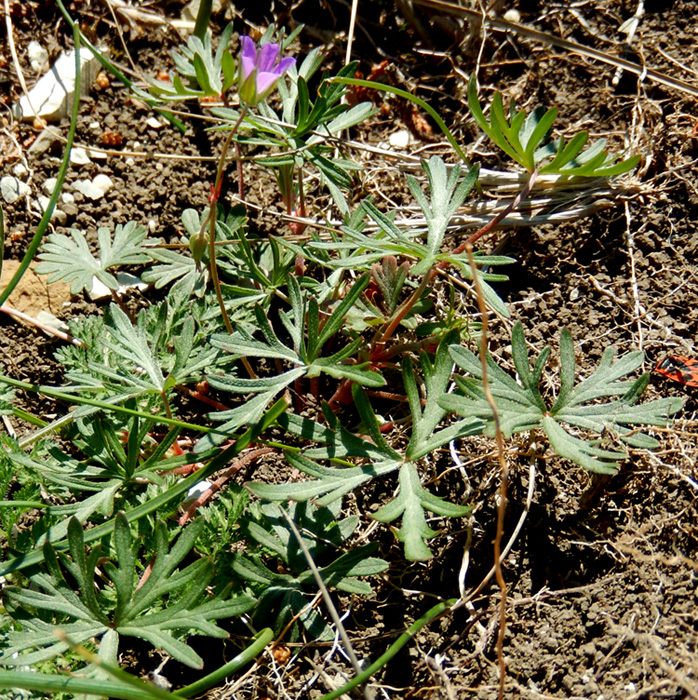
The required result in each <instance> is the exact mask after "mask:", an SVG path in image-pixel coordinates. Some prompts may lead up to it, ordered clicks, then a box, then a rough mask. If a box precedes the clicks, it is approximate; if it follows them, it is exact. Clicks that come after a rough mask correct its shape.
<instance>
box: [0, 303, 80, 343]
mask: <svg viewBox="0 0 698 700" xmlns="http://www.w3.org/2000/svg"><path fill="white" fill-rule="evenodd" d="M0 311H2V312H3V313H6V314H7V315H8V316H12V317H13V318H16V319H17V320H19V321H24V322H25V323H29V324H31V325H32V326H36V328H39V329H40V330H42V331H44V333H48V334H50V335H55V336H56V338H60V339H61V340H65V341H66V343H72V344H73V345H77V346H78V347H79V348H84V347H85V343H83V342H82V340H78V339H77V338H76V337H75V336H72V335H70V333H66V332H65V331H61V330H58V329H57V328H53V327H52V326H49V325H47V324H45V323H42V322H41V321H39V320H38V319H36V318H34V317H33V316H29V315H28V314H25V313H24V312H23V311H18V310H17V309H13V308H12V307H11V306H9V305H8V304H3V305H2V306H0Z"/></svg>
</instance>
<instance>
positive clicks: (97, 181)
mask: <svg viewBox="0 0 698 700" xmlns="http://www.w3.org/2000/svg"><path fill="white" fill-rule="evenodd" d="M92 184H93V185H94V186H95V187H96V188H97V189H99V190H101V191H102V194H106V193H107V192H109V190H110V189H111V188H112V187H114V183H113V182H112V181H111V178H110V177H109V176H108V175H105V174H104V173H100V174H99V175H95V176H94V178H92Z"/></svg>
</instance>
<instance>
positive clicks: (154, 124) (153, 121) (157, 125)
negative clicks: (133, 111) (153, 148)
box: [145, 117, 164, 129]
mask: <svg viewBox="0 0 698 700" xmlns="http://www.w3.org/2000/svg"><path fill="white" fill-rule="evenodd" d="M145 123H146V124H147V125H148V126H149V127H150V128H151V129H162V127H163V126H164V125H163V123H162V122H161V121H160V120H159V119H157V118H156V117H150V118H149V119H146V120H145Z"/></svg>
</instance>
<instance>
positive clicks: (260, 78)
mask: <svg viewBox="0 0 698 700" xmlns="http://www.w3.org/2000/svg"><path fill="white" fill-rule="evenodd" d="M256 79H257V97H258V98H259V99H261V98H263V97H266V95H267V94H268V93H269V92H270V91H271V89H272V88H273V87H274V85H276V81H277V80H278V79H279V76H278V75H277V74H276V72H273V73H272V72H269V71H267V72H264V71H259V72H258V73H257V76H256Z"/></svg>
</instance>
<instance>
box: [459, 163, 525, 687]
mask: <svg viewBox="0 0 698 700" xmlns="http://www.w3.org/2000/svg"><path fill="white" fill-rule="evenodd" d="M534 176H535V171H534V172H533V173H532V174H531V179H534ZM530 181H531V180H530V179H529V182H530ZM465 249H466V251H467V253H468V262H469V264H470V268H471V269H472V271H473V284H474V287H475V292H476V294H477V304H478V306H479V308H480V318H481V323H482V329H481V335H480V363H481V365H482V388H483V391H484V392H485V397H486V399H487V403H488V404H489V405H490V408H491V409H492V419H493V421H494V429H495V434H496V438H497V455H498V457H499V468H500V471H501V478H502V483H501V490H500V494H499V499H500V500H499V508H498V510H497V534H496V536H495V539H494V568H495V575H496V577H497V583H498V584H499V589H500V591H501V595H502V600H501V602H500V608H499V610H500V613H499V636H498V638H497V660H498V662H499V700H503V698H504V683H505V681H506V672H507V668H506V664H505V663H504V632H505V631H506V625H507V607H506V605H507V585H506V583H505V581H504V576H503V575H502V562H501V559H500V556H501V547H502V537H503V535H504V513H505V512H506V500H507V484H508V481H509V468H508V467H507V462H506V459H505V458H504V437H503V435H502V431H501V428H500V425H499V411H498V410H497V404H496V403H495V401H494V397H493V396H492V392H491V391H490V383H489V378H488V374H487V330H488V328H487V303H486V302H485V297H484V296H483V294H482V287H481V286H480V280H479V278H478V274H477V268H476V267H475V258H474V257H473V247H472V245H471V244H470V243H469V242H466V248H465Z"/></svg>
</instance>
